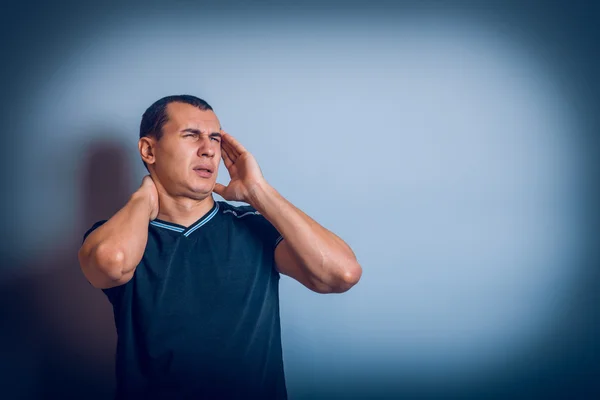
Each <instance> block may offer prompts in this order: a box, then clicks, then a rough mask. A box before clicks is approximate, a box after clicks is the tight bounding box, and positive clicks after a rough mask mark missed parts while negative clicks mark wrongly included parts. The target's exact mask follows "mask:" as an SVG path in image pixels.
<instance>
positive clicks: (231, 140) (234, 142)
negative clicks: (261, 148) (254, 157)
mask: <svg viewBox="0 0 600 400" xmlns="http://www.w3.org/2000/svg"><path fill="white" fill-rule="evenodd" d="M223 133H224V134H225V135H224V138H225V141H226V142H227V143H229V144H230V145H231V147H232V148H234V149H235V150H236V151H237V152H238V153H239V154H242V153H245V152H246V151H248V150H246V148H245V147H244V146H242V144H241V143H240V142H238V141H237V139H236V138H234V137H233V136H231V135H230V134H229V133H227V132H223Z"/></svg>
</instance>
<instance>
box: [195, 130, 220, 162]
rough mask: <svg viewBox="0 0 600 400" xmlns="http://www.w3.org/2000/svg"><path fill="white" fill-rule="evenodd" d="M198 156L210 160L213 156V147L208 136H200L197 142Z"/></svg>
mask: <svg viewBox="0 0 600 400" xmlns="http://www.w3.org/2000/svg"><path fill="white" fill-rule="evenodd" d="M199 142H200V143H199V146H198V156H200V157H209V158H212V157H214V156H215V152H216V150H215V148H214V147H215V146H214V145H213V142H212V139H211V138H210V137H208V136H205V135H202V136H201V137H200V140H199Z"/></svg>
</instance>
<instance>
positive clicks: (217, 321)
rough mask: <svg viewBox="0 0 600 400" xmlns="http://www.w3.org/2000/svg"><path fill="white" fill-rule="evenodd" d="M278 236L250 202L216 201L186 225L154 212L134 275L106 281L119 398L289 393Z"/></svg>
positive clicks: (266, 396) (268, 396)
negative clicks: (124, 280) (112, 319)
mask: <svg viewBox="0 0 600 400" xmlns="http://www.w3.org/2000/svg"><path fill="white" fill-rule="evenodd" d="M104 222H106V221H105V220H104V221H98V222H97V223H95V224H94V225H93V226H92V228H90V229H89V230H88V231H87V232H86V233H85V235H84V241H85V238H86V237H87V235H89V234H90V233H91V232H92V231H93V230H94V229H96V228H97V227H99V226H100V225H102V224H103V223H104ZM281 240H282V237H281V235H280V234H279V232H278V231H277V230H276V229H275V227H274V226H273V225H272V224H271V223H270V222H269V221H268V220H267V219H266V218H265V217H264V216H262V215H261V214H259V213H258V212H257V211H256V210H255V209H254V208H252V207H251V206H234V205H232V204H229V203H226V202H222V201H215V204H214V206H213V208H212V209H211V210H210V211H209V212H208V213H207V214H205V215H204V216H203V217H202V218H200V219H199V220H198V221H196V222H195V223H193V224H192V225H190V226H189V227H184V226H181V225H177V224H174V223H170V222H166V221H162V220H159V219H155V220H154V221H151V222H150V223H149V224H148V242H147V245H146V249H145V251H144V255H143V258H142V261H141V262H140V264H139V265H138V266H137V268H136V270H135V273H134V275H133V277H132V279H131V280H130V281H129V282H127V283H126V284H124V285H121V286H117V287H114V288H110V289H103V292H104V293H105V294H106V295H107V297H108V299H109V300H110V302H111V304H112V306H113V311H114V316H115V324H116V328H117V335H118V341H117V352H116V376H117V396H116V397H117V398H132V397H133V398H245V399H246V398H261V399H285V398H287V391H286V385H285V378H284V369H283V357H282V346H281V329H280V319H279V279H280V275H279V272H278V271H277V270H276V268H275V262H274V251H275V247H276V246H277V245H278V244H279V243H280V241H281Z"/></svg>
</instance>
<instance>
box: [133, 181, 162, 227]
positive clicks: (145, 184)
mask: <svg viewBox="0 0 600 400" xmlns="http://www.w3.org/2000/svg"><path fill="white" fill-rule="evenodd" d="M137 192H138V193H139V194H140V195H141V196H143V197H144V198H147V199H148V201H149V204H150V221H152V220H154V219H156V217H157V216H158V210H159V206H158V190H157V189H156V185H155V184H154V181H153V180H152V177H151V176H150V175H146V176H144V178H143V179H142V184H141V185H140V187H139V189H138V190H137Z"/></svg>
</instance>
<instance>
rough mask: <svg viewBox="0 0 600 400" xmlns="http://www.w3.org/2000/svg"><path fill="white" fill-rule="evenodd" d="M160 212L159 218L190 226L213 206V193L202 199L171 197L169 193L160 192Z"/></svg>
mask: <svg viewBox="0 0 600 400" xmlns="http://www.w3.org/2000/svg"><path fill="white" fill-rule="evenodd" d="M158 202H159V212H158V216H157V217H156V218H157V219H161V220H163V221H167V222H171V223H174V224H178V225H182V226H185V227H189V226H190V225H192V224H193V223H194V222H196V221H198V220H199V219H200V218H202V217H203V216H204V215H205V214H206V213H207V212H209V211H210V209H211V208H213V206H214V204H215V200H214V199H213V196H212V193H211V194H209V195H208V196H206V197H205V198H203V199H201V200H197V199H190V198H189V197H171V196H169V195H168V194H167V193H164V192H161V191H159V193H158Z"/></svg>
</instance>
